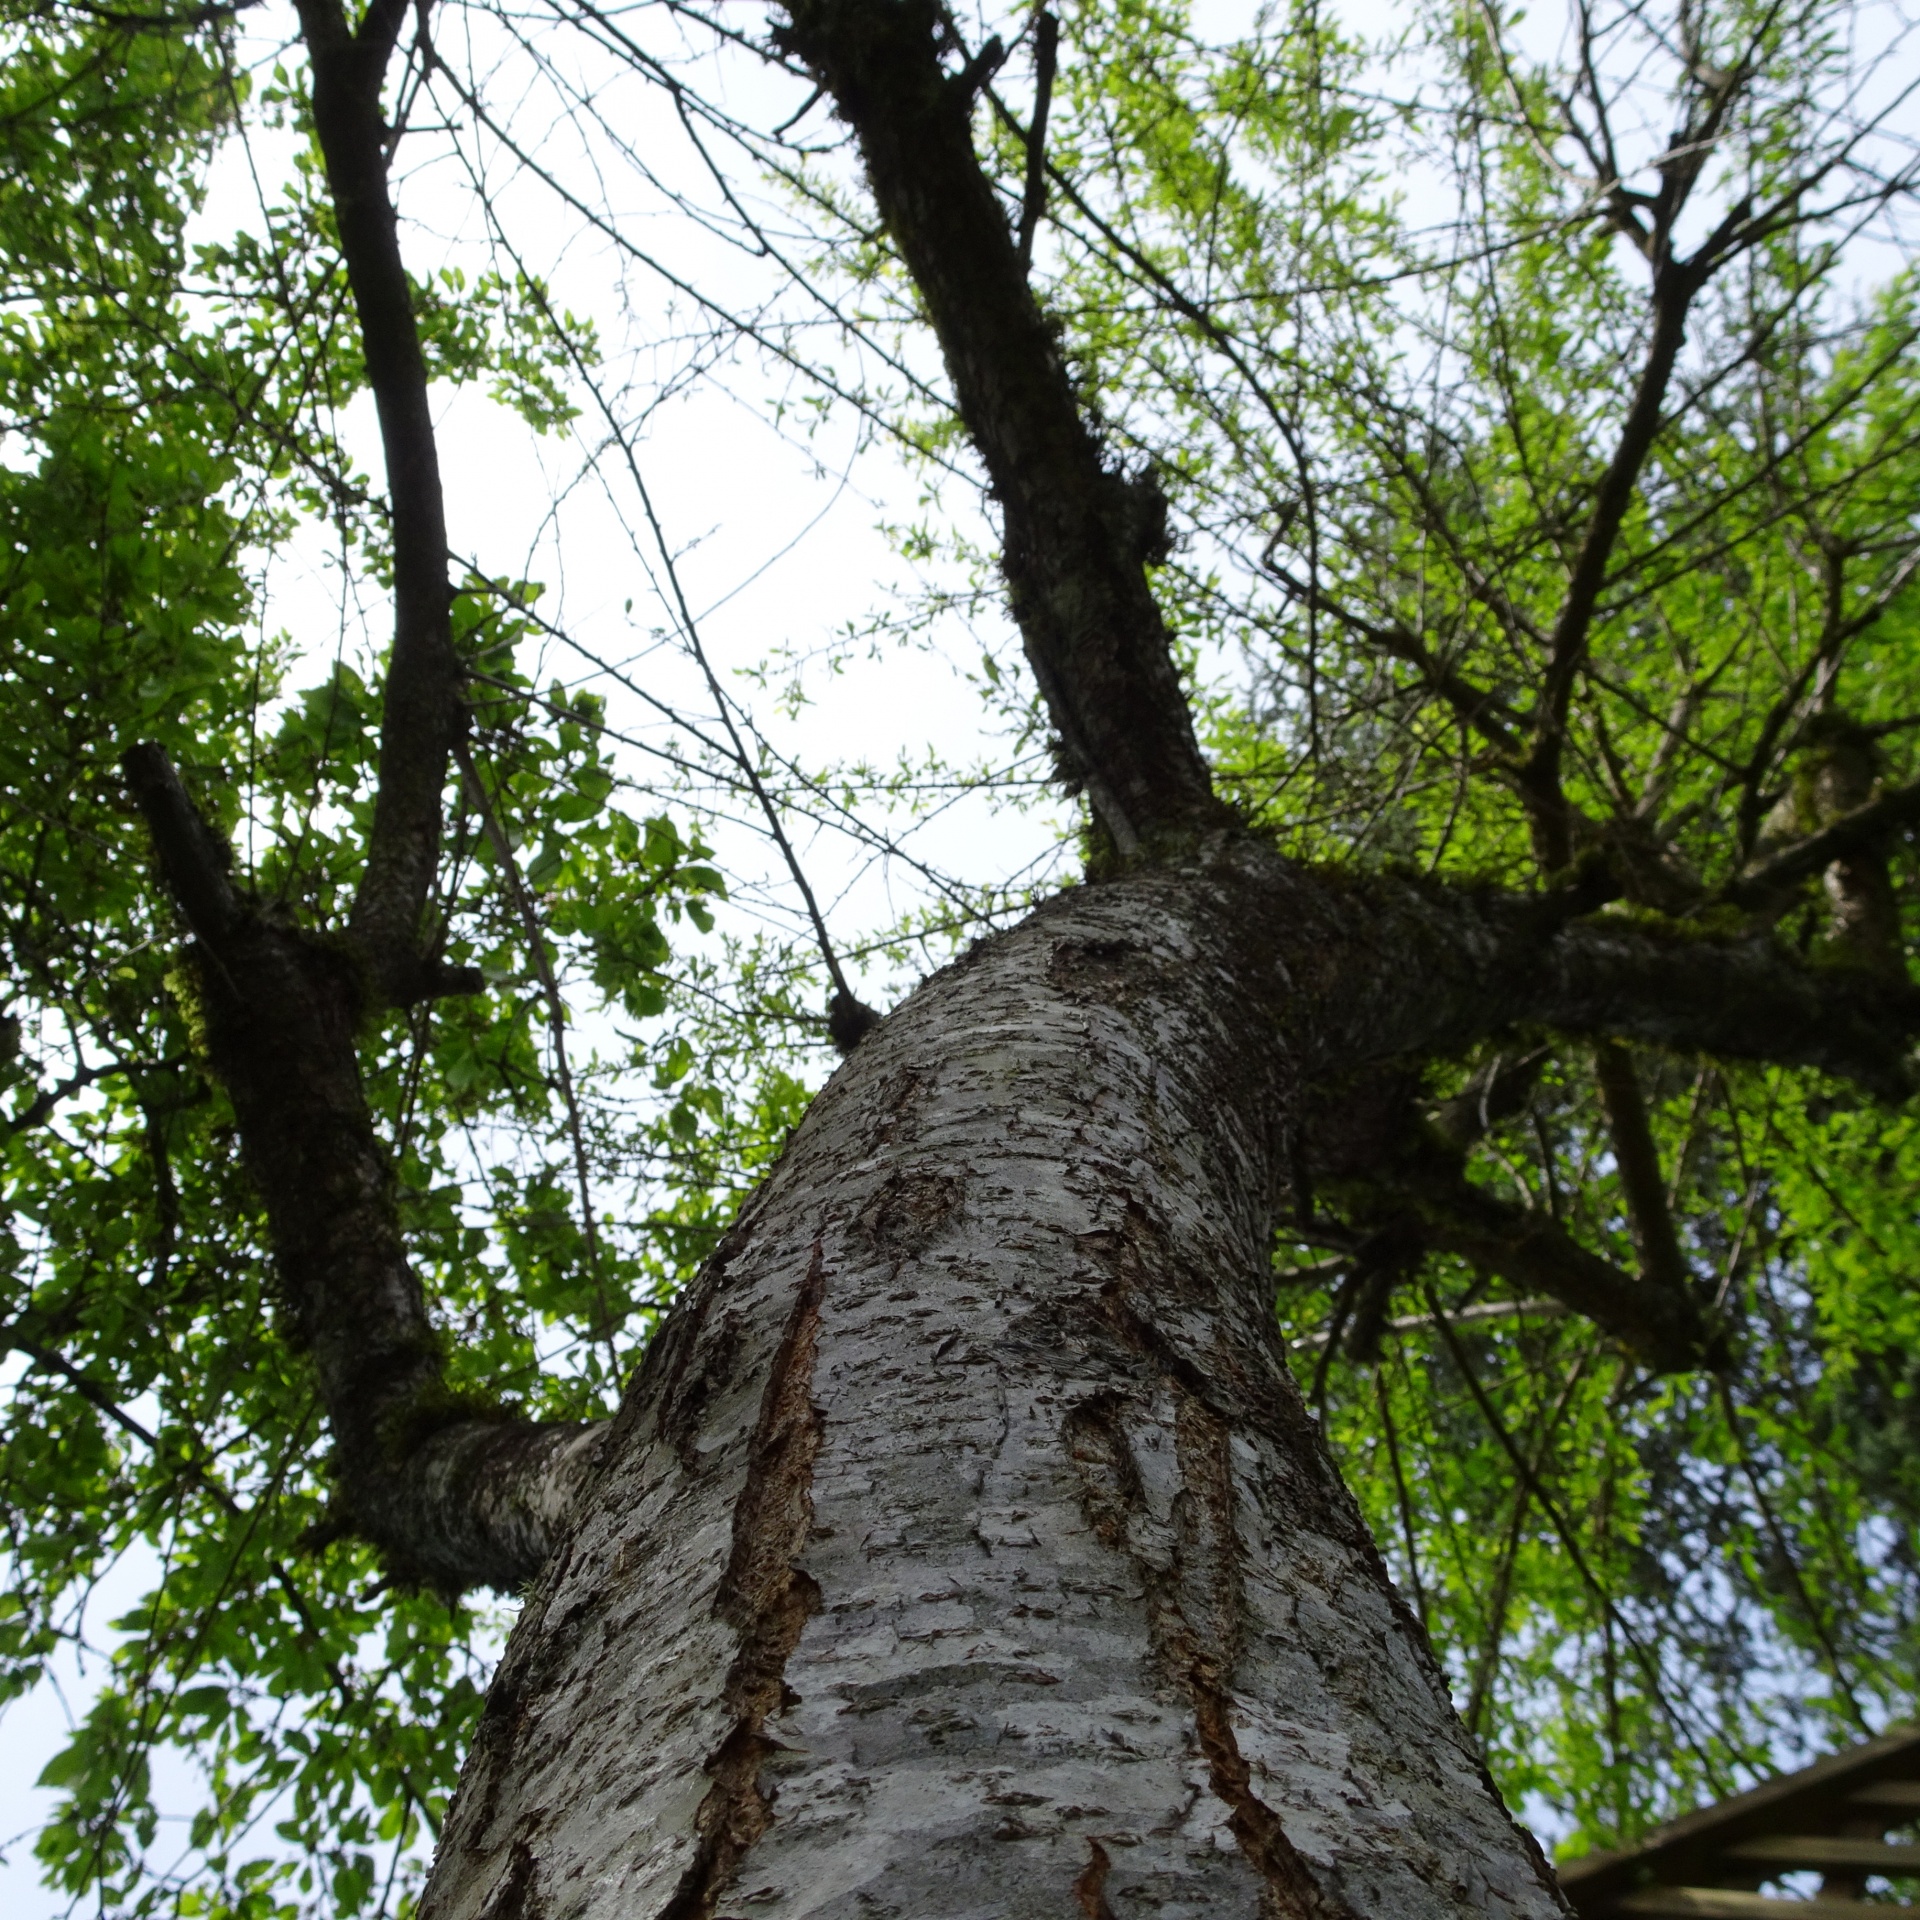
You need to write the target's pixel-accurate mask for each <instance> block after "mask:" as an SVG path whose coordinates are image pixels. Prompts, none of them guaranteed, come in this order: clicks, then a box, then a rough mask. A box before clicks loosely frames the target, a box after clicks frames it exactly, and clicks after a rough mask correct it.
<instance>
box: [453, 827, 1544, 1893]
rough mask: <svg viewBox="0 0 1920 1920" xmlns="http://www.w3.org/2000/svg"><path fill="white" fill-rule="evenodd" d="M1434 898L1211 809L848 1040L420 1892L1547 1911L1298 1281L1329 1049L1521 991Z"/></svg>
mask: <svg viewBox="0 0 1920 1920" xmlns="http://www.w3.org/2000/svg"><path fill="white" fill-rule="evenodd" d="M1409 902H1413V903H1414V910H1415V912H1416V915H1417V913H1418V912H1419V911H1422V910H1424V908H1425V907H1426V906H1428V905H1432V906H1434V907H1435V908H1436V910H1437V909H1438V904H1439V903H1438V902H1437V900H1436V901H1434V902H1422V901H1420V900H1419V898H1418V896H1416V895H1415V894H1413V893H1412V892H1407V891H1405V890H1403V894H1402V897H1401V898H1400V901H1399V905H1398V906H1397V907H1394V908H1393V909H1392V910H1391V911H1388V912H1387V913H1386V914H1385V916H1384V918H1382V917H1381V916H1380V915H1379V914H1376V913H1374V912H1373V910H1372V908H1371V907H1370V906H1369V905H1368V903H1367V901H1366V897H1365V890H1364V887H1361V888H1359V889H1356V888H1355V887H1354V886H1353V883H1351V882H1347V883H1342V884H1341V885H1340V886H1339V887H1336V886H1334V885H1332V884H1330V883H1328V882H1326V881H1323V880H1319V879H1315V878H1314V877H1312V876H1307V875H1303V874H1301V873H1300V872H1299V870H1297V869H1293V868H1290V867H1288V866H1286V865H1285V863H1282V862H1280V861H1278V860H1277V859H1274V858H1273V857H1272V856H1271V855H1268V854H1266V853H1265V852H1264V851H1263V850H1261V849H1258V848H1256V847H1253V846H1251V845H1250V844H1248V843H1246V842H1239V843H1238V844H1237V845H1235V844H1232V843H1228V844H1225V845H1223V846H1221V847H1219V848H1216V850H1215V853H1214V855H1213V857H1212V858H1211V859H1210V860H1209V861H1208V862H1207V863H1205V864H1202V865H1200V866H1198V867H1190V868H1188V869H1186V870H1184V871H1175V872H1161V873H1155V874H1142V875H1136V876H1133V877H1131V878H1128V879H1125V880H1121V881H1116V882H1112V883H1109V884H1106V885H1102V886H1098V887H1089V888H1082V889H1078V890H1075V891H1073V892H1070V893H1068V894H1066V895H1064V896H1062V897H1061V898H1060V899H1058V900H1056V901H1054V902H1053V903H1051V904H1050V905H1048V906H1047V907H1044V908H1043V909H1041V911H1040V912H1038V913H1037V914H1036V915H1035V916H1034V917H1033V918H1032V919H1031V920H1030V921H1028V922H1027V923H1026V924H1025V925H1024V926H1023V927H1021V928H1019V929H1017V930H1015V931H1014V932H1013V933H1011V934H1009V935H1006V936H1003V937H1002V938H1000V939H998V940H995V941H992V942H988V943H985V944H983V945H982V946H981V947H978V948H976V949H975V950H974V951H973V952H972V953H970V954H969V955H968V956H966V957H965V958H964V959H962V960H960V961H959V962H958V963H957V964H955V965H954V966H952V967H949V968H948V969H947V970H946V971H945V972H944V973H942V974H940V975H938V976H936V978H934V979H933V980H932V981H930V982H929V983H928V984H927V985H926V986H924V987H923V988H921V989H920V991H919V992H917V993H916V994H915V995H914V996H913V997H912V998H911V999H910V1000H909V1001H908V1002H907V1003H906V1004H905V1006H903V1007H902V1008H901V1009H900V1010H899V1011H898V1012H896V1013H895V1014H894V1015H893V1016H892V1017H891V1018H890V1019H888V1020H887V1021H886V1022H885V1023H884V1024H883V1025H882V1026H881V1027H880V1028H879V1029H878V1030H877V1031H876V1032H875V1033H874V1034H873V1035H872V1036H871V1037H870V1038H869V1039H867V1040H866V1041H865V1042H864V1043H863V1044H862V1046H861V1047H860V1049H859V1051H858V1052H857V1053H856V1054H855V1055H854V1057H853V1058H852V1059H851V1060H850V1061H849V1062H848V1063H847V1065H846V1066H844V1067H843V1068H842V1069H841V1070H840V1072H839V1073H838V1075H837V1076H836V1077H835V1079H834V1080H833V1082H832V1083H831V1084H830V1086H829V1087H828V1088H827V1090H826V1091H825V1092H824V1093H823V1094H822V1095H821V1096H820V1098H819V1099H818V1100H817V1101H816V1102H815V1104H814V1107H813V1109H812V1111H811V1112H810V1113H809V1115H808V1117H807V1120H806V1122H805V1124H804V1125H803V1126H802V1127H801V1128H800V1129H799V1130H798V1132H797V1133H796V1135H795V1137H794V1140H793V1142H792V1144H791V1145H790V1147H789V1149H788V1151H787V1153H786V1155H785V1157H784V1159H783V1160H782V1161H781V1163H780V1165H779V1167H778V1168H777V1169H776V1171H775V1172H774V1174H773V1176H772V1177H771V1178H770V1179H769V1181H768V1182H767V1184H766V1185H765V1186H764V1187H763V1188H762V1189H761V1191H760V1192H759V1194H758V1195H757V1196H756V1197H755V1199H754V1200H753V1201H752V1202H751V1204H750V1205H749V1206H748V1208H747V1210H746V1212H745V1214H744V1215H743V1217H742V1218H741V1220H740V1222H739V1224H738V1225H737V1226H736V1227H735V1229H734V1230H733V1232H732V1233H731V1234H730V1235H729V1236H728V1237H727V1239H726V1241H725V1243H724V1244H723V1245H722V1247H721V1248H720V1250H719V1251H718V1252H717V1253H716V1255H715V1257H714V1259H713V1260H712V1262H711V1263H710V1265H709V1267H708V1268H707V1270H706V1272H705V1273H704V1274H703V1276H702V1277H701V1279H700V1281H699V1283H698V1284H697V1285H696V1286H695V1287H694V1288H693V1289H692V1290H691V1292H690V1293H689V1294H688V1296H687V1297H686V1298H685V1299H684V1300H683V1301H682V1303H681V1304H680V1306H679V1307H678V1309H677V1310H676V1311H675V1313H674V1314H673V1316H672V1317H671V1319H670V1320H669V1322H668V1324H667V1326H666V1327H665V1328H664V1329H663V1330H662V1332H661V1334H660V1335H659V1337H658V1339H657V1340H656V1342H655V1344H654V1346H653V1348H652V1350H651V1351H650V1353H649V1355H648V1358H647V1361H646V1364H645V1366H644V1367H643V1369H642V1371H641V1373H640V1376H639V1377H638V1379H637V1380H636V1382H635V1385H634V1388H633V1390H632V1392H631V1394H630V1395H629V1399H628V1403H627V1405H626V1407H625V1409H624V1411H623V1413H622V1414H621V1416H620V1419H619V1421H618V1423H617V1425H616V1428H615V1430H614V1434H613V1437H612V1439H611V1441H610V1444H609V1447H608V1454H607V1464H606V1466H605V1468H604V1471H603V1473H602V1476H601V1479H600V1481H599V1483H598V1485H597V1488H596V1489H595V1491H594V1492H593V1494H592V1495H591V1496H590V1497H589V1500H588V1502H587V1510H586V1512H585V1515H584V1517H583V1520H582V1522H581V1524H580V1525H579V1527H578V1529H577V1531H576V1533H575V1534H574V1536H573V1538H572V1539H571V1541H570V1542H569V1543H568V1544H567V1545H566V1546H564V1547H563V1548H562V1549H561V1551H560V1552H559V1553H558V1554H557V1555H556V1556H555V1559H554V1562H553V1563H552V1565H551V1566H550V1567H549V1569H548V1571H547V1574H546V1576H545V1578H544V1579H543V1581H542V1583H541V1585H540V1587H539V1589H538V1590H537V1592H536V1593H535V1594H534V1596H533V1597H532V1598H531V1600H530V1601H529V1603H528V1606H527V1609H526V1613H525V1616H524V1618H523V1619H522V1621H521V1623H520V1625H519V1627H518V1629H517V1631H516V1633H515V1635H514V1638H513V1642H512V1645H511V1647H510V1649H509V1652H508V1655H507V1658H506V1660H505V1663H504V1665H503V1667H502V1670H501V1672H500V1675H499V1678H498V1680H497V1682H496V1684H495V1688H494V1693H493V1697H492V1699H491V1701H490V1703H489V1707H488V1711H487V1715H486V1718H485V1722H484V1725H483V1729H482V1732H481V1736H480V1739H479V1741H478V1743H477V1745H476V1749H475V1752H474V1755H473V1757H472V1759H471V1760H470V1762H469V1765H468V1771H467V1776H466V1779H465V1781H464V1783H463V1785H462V1787H461V1790H460V1794H459V1797H458V1799H457V1801H456V1803H455V1807H454V1810H453V1813H452V1816H451V1819H450V1823H449V1826H448V1829H447V1833H446V1836H445V1839H444V1842H443V1846H442V1851H441V1857H440V1859H439V1861H438V1863H437V1865H436V1868H435V1871H434V1875H433V1879H432V1882H431V1885H430V1888H429V1891H428V1894H427V1900H426V1906H425V1909H424V1914H425V1917H426V1920H534V1916H538V1920H562V1917H563V1916H565V1917H566V1920H573V1917H574V1916H583V1917H584V1916H588V1915H593V1916H600V1915H605V1916H609V1920H611V1916H614V1915H618V1916H620V1920H642V1917H643V1916H645V1917H648V1920H651V1917H652V1916H660V1917H661V1920H696V1917H699V1920H708V1917H709V1916H714V1915H716V1914H747V1913H752V1914H756V1915H758V1914H764V1915H768V1916H775V1915H778V1916H799V1915H803V1914H805V1915H812V1914H821V1915H827V1914H832V1915H843V1914H844V1915H856V1914H860V1915H866V1914H872V1915H886V1914H897V1915H902V1916H912V1920H932V1917H933V1916H947V1915H953V1916H959V1915H981V1916H987V1915H992V1916H995V1917H996V1920H1000V1917H1002V1916H1026V1915H1032V1916H1036V1920H1038V1916H1043V1915H1044V1916H1048V1920H1055V1917H1057V1916H1067V1915H1072V1914H1074V1913H1076V1912H1078V1913H1082V1914H1086V1915H1088V1916H1094V1917H1095V1920H1098V1916H1102V1915H1107V1916H1113V1915H1132V1914H1167V1915H1173V1914H1181V1915H1188V1914H1192V1915H1207V1916H1214V1915H1222V1916H1224V1915H1238V1914H1246V1915H1249V1916H1252V1915H1267V1916H1279V1915H1287V1916H1295V1915H1299V1916H1316V1917H1318V1916H1361V1915H1368V1916H1374V1915H1377V1916H1383V1917H1384V1916H1392V1920H1413V1917H1414V1916H1421V1915H1440V1914H1448V1915H1458V1914H1467V1913H1473V1914H1481V1913H1493V1914H1500V1915H1518V1914H1529V1915H1546V1914H1554V1913H1560V1912H1563V1911H1564V1907H1563V1905H1562V1902H1561V1901H1560V1898H1559V1895H1558V1893H1557V1891H1556V1890H1555V1887H1554V1884H1553V1881H1552V1877H1551V1874H1550V1872H1549V1870H1548V1868H1547V1867H1546V1864H1545V1862H1544V1861H1543V1859H1542V1857H1541V1854H1540V1852H1539V1849H1538V1848H1537V1847H1536V1846H1535V1844H1534V1842H1533V1841H1532V1839H1531V1838H1530V1837H1529V1836H1528V1835H1526V1834H1525V1833H1524V1832H1523V1831H1522V1830H1520V1829H1519V1828H1517V1827H1516V1826H1515V1825H1514V1824H1513V1823H1512V1822H1511V1821H1510V1820H1509V1818H1508V1816H1507V1814H1506V1812H1505V1811H1504V1809H1503V1808H1502V1806H1501V1804H1500V1802H1499V1799H1498V1797H1497V1796H1496V1794H1495V1792H1494V1790H1493V1788H1492V1785H1491V1783H1490V1781H1489V1780H1488V1778H1487V1775H1486V1773H1485V1771H1484V1769H1483V1768H1482V1766H1481V1764H1480V1761H1479V1759H1478V1758H1477V1756H1476V1754H1475V1752H1474V1749H1473V1746H1472V1744H1471V1742H1470V1741H1469V1740H1468V1738H1467V1736H1466V1734H1465V1732H1464V1731H1463V1729H1462V1728H1461V1726H1460V1724H1459V1722H1458V1720H1457V1719H1456V1717H1455V1715H1454V1713H1453V1710H1452V1707H1451V1705H1450V1704H1449V1701H1448V1696H1447V1690H1446V1687H1445V1684H1444V1682H1443V1680H1442V1678H1441V1675H1440V1673H1439V1670H1438V1668H1437V1667H1436V1665H1435V1662H1434V1659H1433V1656H1432V1654H1431V1652H1430V1651H1429V1649H1428V1647H1427V1644H1426V1641H1425V1638H1424V1636H1423V1634H1422V1632H1421V1630H1420V1628H1419V1627H1418V1625H1417V1624H1416V1623H1415V1621H1414V1620H1413V1618H1412V1617H1411V1615H1410V1614H1409V1613H1408V1611H1407V1609H1406V1608H1405V1607H1404V1606H1403V1605H1402V1603H1401V1602H1400V1600H1399V1598H1398V1596H1397V1595H1396V1594H1395V1592H1394V1590H1393V1588H1392V1586H1391V1584H1390V1582H1389V1581H1388V1578H1387V1575H1386V1572H1385V1569H1384V1567H1383V1566H1382V1563H1381V1561H1380V1558H1379V1555H1378V1553H1377V1552H1376V1550H1375V1548H1374V1546H1373V1544H1372V1542H1371V1540H1370V1539H1369V1537H1368V1535H1367V1532H1366V1529H1365V1527H1364V1525H1363V1524H1362V1521H1361V1519H1360V1516H1359V1512H1358V1510H1357V1508H1356V1507H1355V1505H1354V1503H1353V1501H1352V1499H1351V1497H1350V1496H1349V1495H1348V1493H1347V1492H1346V1490H1345V1488H1344V1487H1343V1486H1342V1484H1341V1482H1340V1480H1339V1478H1338V1476H1337V1474H1336V1473H1335V1471H1334V1469H1333V1466H1332V1464H1331V1462H1330V1461H1329V1459H1328V1456H1327V1453H1326V1450H1325V1448H1324V1446H1323V1444H1322V1442H1321V1439H1320V1436H1319V1433H1318V1430H1317V1429H1316V1427H1315V1426H1314V1424H1313V1423H1312V1421H1311V1420H1310V1419H1309V1417H1308V1415H1307V1413H1306V1410H1305V1408H1304V1406H1303V1403H1302V1400H1301V1397H1300V1395H1299V1393H1298V1391H1297V1390H1296V1388H1295V1386H1294V1384H1293V1381H1292V1379H1291V1377H1290V1375H1289V1373H1288V1371H1287V1368H1286V1364H1285V1361H1284V1357H1283V1355H1282V1353H1281V1351H1280V1344H1279V1339H1278V1335H1277V1331H1276V1327H1275V1323H1274V1318H1273V1314H1272V1283H1271V1280H1270V1278H1269V1274H1270V1264H1269V1263H1270V1246H1271V1235H1272V1231H1273V1224H1274V1219H1275V1213H1276V1208H1277V1207H1278V1206H1279V1205H1280V1204H1281V1203H1282V1202H1283V1200H1285V1199H1286V1197H1287V1182H1288V1172H1289V1169H1290V1168H1291V1167H1292V1166H1293V1165H1294V1164H1295V1162H1296V1158H1297V1156H1296V1153H1295V1148H1294V1129H1295V1121H1296V1116H1297V1114H1298V1113H1299V1111H1300V1109H1301V1094H1302V1089H1303V1086H1304V1084H1305V1082H1306V1081H1307V1080H1309V1079H1314V1080H1318V1081H1320V1082H1322V1083H1323V1084H1324V1082H1325V1081H1326V1080H1327V1078H1328V1077H1329V1075H1330V1074H1331V1073H1333V1072H1334V1071H1335V1070H1337V1069H1338V1068H1339V1067H1340V1065H1341V1064H1342V1062H1343V1060H1346V1061H1350V1060H1357V1059H1359V1058H1361V1057H1363V1056H1365V1055H1368V1054H1377V1053H1380V1052H1393V1051H1398V1050H1400V1049H1401V1048H1403V1047H1404V1046H1406V1045H1407V1044H1409V1043H1410V1042H1412V1041H1414V1040H1416V1039H1419V1040H1425V1041H1426V1042H1428V1043H1429V1044H1432V1043H1436V1042H1438V1043H1445V1042H1446V1041H1447V1040H1448V1039H1450V1038H1452V1037H1453V1036H1454V1035H1455V1034H1456V1033H1457V1032H1459V1031H1461V1030H1463V1028H1465V1027H1472V1026H1475V1025H1483V1024H1485V1022H1486V1021H1487V1020H1488V1019H1489V1018H1490V1017H1492V1014H1493V1009H1494V1007H1495V1006H1496V1005H1497V1004H1498V1003H1500V1002H1501V1001H1503V1000H1504V1002H1505V1003H1506V1005H1507V1006H1508V1008H1509V1009H1511V1008H1512V1007H1513V1005H1514V1000H1513V996H1512V994H1511V992H1510V991H1509V990H1508V989H1507V988H1506V987H1505V986H1503V983H1502V981H1501V979H1500V977H1499V969H1498V968H1488V967H1486V966H1485V965H1484V964H1481V962H1482V961H1483V960H1484V958H1485V956H1484V955H1481V956H1478V958H1477V957H1476V952H1475V946H1474V938H1475V936H1474V935H1473V932H1472V927H1473V925H1484V923H1483V922H1477V921H1475V919H1474V915H1475V911H1476V910H1475V909H1474V908H1473V907H1472V906H1470V905H1469V906H1466V907H1462V906H1460V905H1459V904H1457V903H1456V904H1453V905H1451V906H1448V907H1447V908H1446V909H1445V911H1446V913H1448V914H1451V915H1452V916H1453V918H1454V920H1455V921H1457V922H1458V923H1459V934H1460V937H1459V938H1458V939H1456V940H1455V941H1454V942H1453V944H1452V945H1451V947H1449V946H1448V943H1447V941H1446V939H1445V938H1444V937H1441V938H1440V939H1438V940H1437V941H1435V940H1426V941H1423V942H1422V943H1421V944H1420V945H1412V946H1410V945H1409V943H1408V942H1407V940H1406V939H1405V938H1404V937H1402V936H1404V934H1405V933H1406V932H1407V930H1408V926H1409V925H1410V924H1411V923H1409V922H1407V921H1406V913H1407V910H1408V904H1409ZM1396 914H1397V915H1398V916H1399V919H1398V920H1396ZM1396 929H1397V931H1396ZM1443 935H1444V930H1443ZM1422 946H1424V947H1425V948H1426V950H1425V951H1424V952H1423V951H1422Z"/></svg>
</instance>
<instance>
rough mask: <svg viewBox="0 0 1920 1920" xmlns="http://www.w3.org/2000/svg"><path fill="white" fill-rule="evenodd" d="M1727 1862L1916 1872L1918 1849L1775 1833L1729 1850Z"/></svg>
mask: <svg viewBox="0 0 1920 1920" xmlns="http://www.w3.org/2000/svg"><path fill="white" fill-rule="evenodd" d="M1725 1857H1726V1858H1727V1859H1729V1860H1743V1861H1744V1860H1750V1861H1751V1862H1752V1863H1753V1864H1754V1865H1755V1866H1757V1867H1825V1868H1829V1869H1832V1868H1836V1867H1845V1868H1853V1869H1857V1870H1858V1871H1859V1872H1861V1873H1885V1874H1911V1873H1915V1872H1920V1847H1917V1846H1914V1845H1913V1844H1912V1843H1911V1842H1909V1841H1905V1840H1893V1841H1888V1840H1849V1839H1847V1838H1845V1837H1844V1836H1842V1835H1840V1834H1836V1833H1776V1834H1770V1835H1768V1837H1767V1838H1766V1839H1764V1840H1743V1841H1741V1842H1740V1844H1739V1845H1738V1846H1734V1847H1729V1848H1727V1850H1726V1855H1725Z"/></svg>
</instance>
